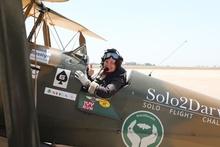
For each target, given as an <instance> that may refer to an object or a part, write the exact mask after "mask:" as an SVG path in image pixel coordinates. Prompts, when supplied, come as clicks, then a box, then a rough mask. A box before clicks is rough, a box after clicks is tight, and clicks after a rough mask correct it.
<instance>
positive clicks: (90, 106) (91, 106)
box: [83, 101, 95, 111]
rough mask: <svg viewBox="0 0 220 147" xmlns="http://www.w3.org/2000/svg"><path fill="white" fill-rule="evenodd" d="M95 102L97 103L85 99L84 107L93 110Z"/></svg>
mask: <svg viewBox="0 0 220 147" xmlns="http://www.w3.org/2000/svg"><path fill="white" fill-rule="evenodd" d="M94 104H95V103H93V102H91V101H84V102H83V109H85V110H89V111H92V110H93V109H94Z"/></svg>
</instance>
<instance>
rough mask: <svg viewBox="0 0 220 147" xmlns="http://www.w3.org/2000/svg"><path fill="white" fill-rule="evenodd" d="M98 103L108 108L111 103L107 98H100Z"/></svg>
mask: <svg viewBox="0 0 220 147" xmlns="http://www.w3.org/2000/svg"><path fill="white" fill-rule="evenodd" d="M99 105H100V106H102V107H103V108H109V107H110V105H111V104H110V103H109V101H108V100H105V99H100V100H99Z"/></svg>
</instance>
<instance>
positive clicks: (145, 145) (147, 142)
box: [140, 125, 158, 147]
mask: <svg viewBox="0 0 220 147" xmlns="http://www.w3.org/2000/svg"><path fill="white" fill-rule="evenodd" d="M157 137H158V132H157V128H156V127H155V126H154V125H153V128H152V134H151V135H149V136H147V137H144V138H142V139H141V145H140V147H148V146H149V145H151V144H153V143H154V142H155V141H156V139H157Z"/></svg>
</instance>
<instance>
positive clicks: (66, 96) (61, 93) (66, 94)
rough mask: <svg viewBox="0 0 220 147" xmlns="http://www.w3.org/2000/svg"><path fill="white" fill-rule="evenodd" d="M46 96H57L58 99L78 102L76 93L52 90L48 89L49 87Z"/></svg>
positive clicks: (45, 91) (46, 89) (45, 92)
mask: <svg viewBox="0 0 220 147" xmlns="http://www.w3.org/2000/svg"><path fill="white" fill-rule="evenodd" d="M44 94H47V95H52V96H56V97H61V98H64V99H68V100H72V101H75V100H76V94H75V93H70V92H65V91H61V90H57V89H52V88H48V87H46V88H45V90H44Z"/></svg>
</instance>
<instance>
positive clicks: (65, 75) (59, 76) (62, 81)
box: [53, 68, 71, 88]
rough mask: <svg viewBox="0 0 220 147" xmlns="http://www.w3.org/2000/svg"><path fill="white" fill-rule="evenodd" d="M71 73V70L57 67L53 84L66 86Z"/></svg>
mask: <svg viewBox="0 0 220 147" xmlns="http://www.w3.org/2000/svg"><path fill="white" fill-rule="evenodd" d="M70 73H71V71H70V70H67V69H62V68H57V72H56V75H55V78H54V82H53V86H56V87H61V88H66V87H67V84H68V81H69V77H70Z"/></svg>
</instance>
